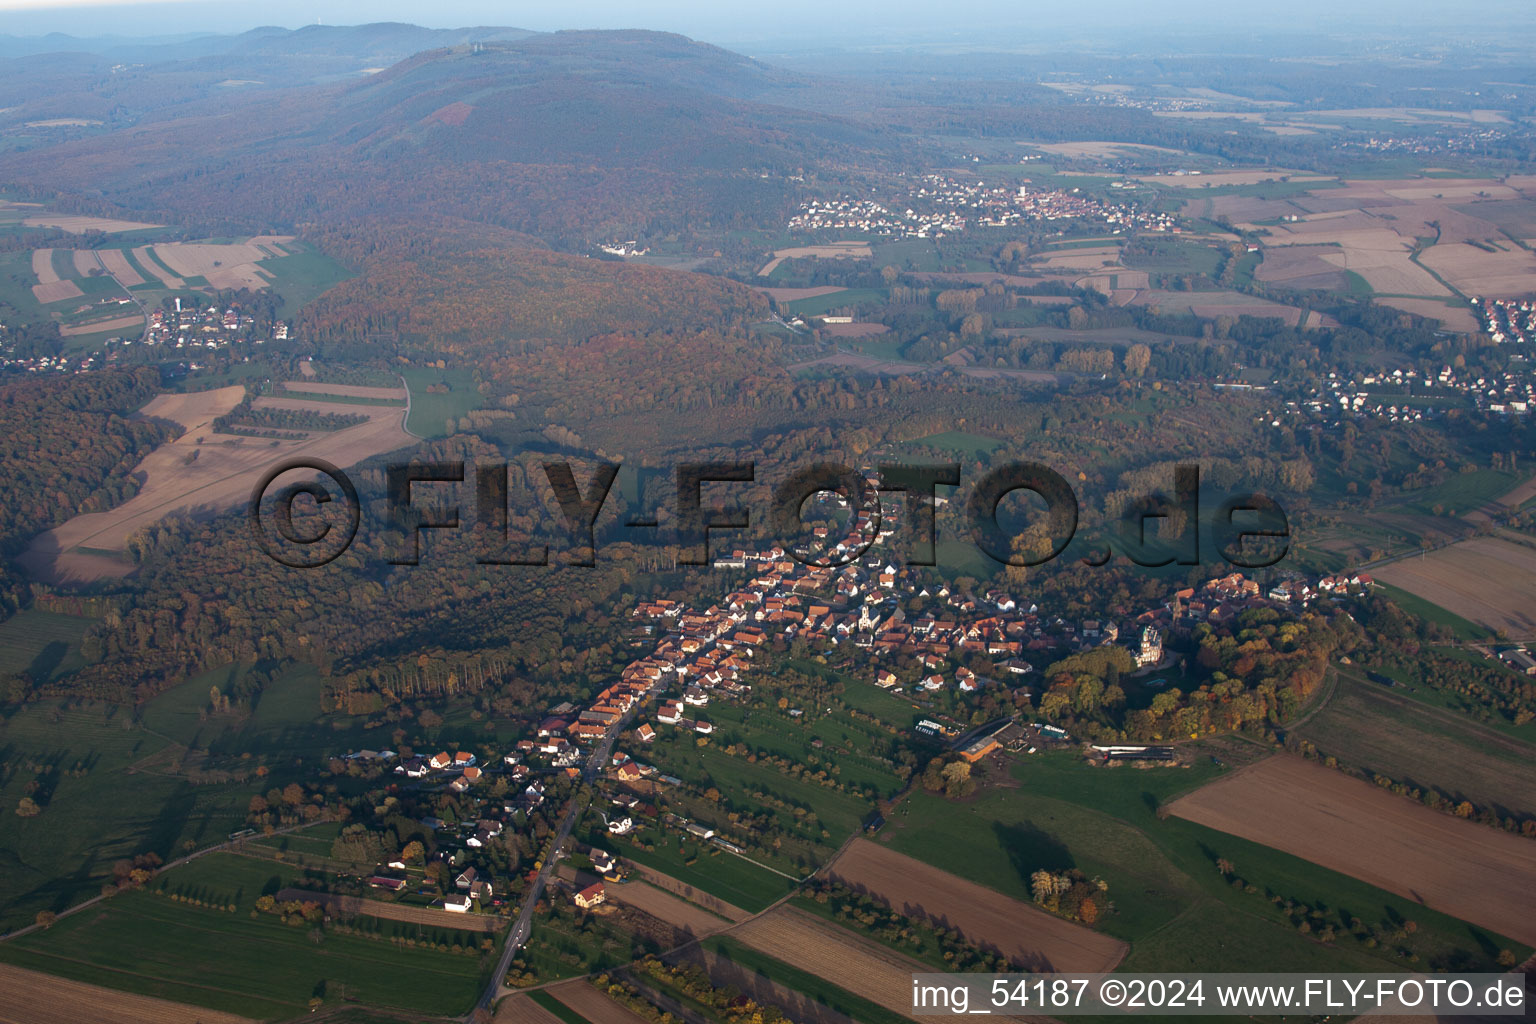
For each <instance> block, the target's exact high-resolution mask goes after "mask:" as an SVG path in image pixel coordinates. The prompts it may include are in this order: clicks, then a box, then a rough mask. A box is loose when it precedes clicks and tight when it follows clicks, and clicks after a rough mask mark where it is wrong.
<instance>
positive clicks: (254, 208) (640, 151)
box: [0, 32, 912, 245]
mask: <svg viewBox="0 0 1536 1024" xmlns="http://www.w3.org/2000/svg"><path fill="white" fill-rule="evenodd" d="M83 59H85V58H70V60H72V61H74V60H83ZM183 70H184V69H183ZM88 71H89V69H82V70H79V71H78V75H85V74H86V73H87V72H88ZM39 73H41V72H39ZM156 73H157V72H156V70H155V68H153V67H151V68H150V69H149V70H148V71H147V72H145V74H148V75H150V76H151V77H153V75H154V74H156ZM179 73H180V71H178V74H179ZM71 74H76V72H71ZM164 75H166V76H169V75H170V69H165V70H164ZM56 85H57V86H58V87H57V88H55V89H53V90H52V95H53V96H54V97H55V98H53V99H49V100H46V101H45V100H43V99H40V98H37V97H32V98H31V99H30V100H29V99H28V98H26V97H21V98H20V101H21V103H22V105H23V106H24V107H25V109H26V111H27V112H28V116H33V117H36V116H48V117H53V118H64V117H93V118H99V119H101V120H102V125H101V126H100V127H99V128H95V129H91V130H89V131H85V130H82V132H81V133H80V134H79V137H76V138H73V139H71V140H69V141H64V142H60V143H58V144H54V145H47V146H41V147H39V148H35V149H32V150H29V151H25V152H20V153H13V154H11V155H9V156H7V157H5V158H4V159H0V184H5V185H11V186H19V187H21V188H23V189H27V190H29V191H32V192H39V191H40V192H42V193H44V194H45V195H46V197H47V198H53V196H54V194H55V193H62V195H63V197H64V198H65V199H66V200H71V199H72V200H73V201H75V202H76V203H80V204H90V203H97V204H99V203H100V202H101V200H100V198H99V197H101V196H103V195H105V196H108V197H110V198H111V201H112V202H113V203H114V204H115V205H116V206H117V207H118V208H120V209H122V210H125V211H127V210H132V211H136V212H137V213H138V214H139V215H140V216H141V217H143V218H145V219H150V220H156V221H159V222H168V223H172V224H181V225H186V224H197V225H207V226H224V225H228V226H229V227H231V228H233V227H235V226H237V225H243V226H244V227H245V228H246V229H248V230H268V229H270V230H277V231H285V232H292V231H294V230H301V229H306V228H308V227H310V226H315V225H320V226H324V225H335V224H340V223H347V222H356V221H360V220H371V221H375V222H377V221H378V220H379V219H380V218H383V219H385V220H388V219H391V218H393V217H396V216H400V215H401V214H402V213H403V214H406V215H409V214H427V215H431V216H436V217H441V218H452V217H460V218H466V219H469V220H474V221H480V222H485V223H490V224H494V225H498V226H500V227H504V228H509V229H512V230H515V231H520V232H526V233H528V234H534V235H538V236H540V237H543V238H545V239H546V240H548V241H550V242H552V243H555V244H557V245H562V243H567V242H570V241H571V238H572V235H573V234H574V233H575V232H576V231H577V225H582V226H583V230H584V232H585V233H586V234H588V235H590V234H593V233H597V234H601V233H603V232H606V231H610V230H611V231H613V232H620V231H623V230H625V229H626V228H627V227H629V226H630V225H632V224H634V223H635V222H636V221H637V220H641V219H644V220H646V222H654V220H655V218H656V217H657V216H661V217H667V216H673V217H676V218H678V219H684V218H703V219H706V220H710V221H711V222H714V223H717V224H719V223H721V222H725V224H726V226H728V224H729V221H730V219H731V218H733V217H742V218H744V219H746V220H753V221H757V220H760V218H761V217H762V216H763V214H764V213H766V212H769V211H778V210H780V209H781V208H784V207H785V205H786V203H787V201H788V200H787V188H786V185H785V182H786V179H787V178H788V177H789V176H791V175H795V174H799V173H802V172H804V171H806V170H807V169H811V168H817V167H832V168H836V167H842V166H851V165H855V164H858V165H866V164H876V163H878V164H879V165H881V166H896V167H899V166H902V165H903V164H904V163H905V162H909V161H910V159H911V155H910V153H911V150H912V146H911V144H910V142H908V141H905V140H906V136H905V133H903V132H901V131H897V130H895V129H891V128H884V127H879V126H876V125H874V124H873V123H871V122H869V121H867V120H859V119H853V118H844V117H838V116H832V115H827V114H822V113H816V112H813V111H809V110H806V109H803V108H802V107H797V106H793V105H791V104H799V103H800V102H801V101H803V100H804V99H805V98H806V97H809V96H813V95H815V94H817V93H818V92H819V91H820V83H818V82H817V80H816V79H814V78H811V77H808V76H804V75H799V74H794V73H789V72H783V71H778V70H775V69H773V68H770V67H768V66H766V65H763V64H760V63H758V62H756V61H753V60H750V59H748V58H746V57H742V56H740V55H738V54H734V53H730V52H729V51H725V50H722V49H719V48H718V47H713V46H708V45H705V44H701V43H696V42H693V41H691V40H688V39H685V38H683V37H680V36H674V35H667V34H663V33H653V32H573V33H556V34H553V35H537V36H529V37H527V38H524V39H519V40H514V41H510V42H505V41H503V42H488V43H485V44H483V45H475V46H459V47H452V48H437V49H432V50H428V51H425V52H422V53H418V54H416V55H414V56H412V57H410V58H408V59H406V60H404V61H402V62H400V63H398V64H396V65H394V66H392V67H390V68H388V69H386V70H384V71H381V72H379V73H377V74H371V75H368V76H365V77H361V78H359V77H357V76H355V75H354V76H351V77H350V79H349V80H347V81H343V82H340V83H336V84H331V85H323V86H306V87H302V88H293V89H287V90H259V91H247V90H243V89H227V88H226V89H223V90H222V91H214V92H205V93H204V94H200V95H198V96H197V97H196V98H193V99H189V100H188V101H187V102H184V103H180V104H176V105H171V106H165V107H161V108H159V109H154V110H152V111H149V112H147V113H142V112H135V110H134V108H133V107H132V106H129V105H127V104H122V103H119V104H117V105H116V106H113V107H112V108H111V109H110V110H102V109H101V108H102V107H103V106H104V104H103V102H102V97H101V96H99V95H98V92H99V90H98V89H97V88H96V87H95V86H91V87H89V88H86V87H83V86H81V87H73V86H70V83H68V82H61V83H56ZM71 88H74V92H75V94H78V95H77V96H76V98H75V99H73V100H68V99H66V100H61V99H59V98H57V97H60V96H64V97H67V96H69V95H71V92H70V90H71ZM102 88H106V89H111V88H116V86H115V85H110V84H109V85H108V86H103V87H102ZM145 88H146V89H148V86H147V85H146V87H145ZM7 100H9V101H16V100H18V97H16V96H8V95H7V87H5V86H0V101H7ZM144 102H145V103H147V102H148V101H144ZM28 103H30V105H27V104H28ZM76 106H78V107H79V108H80V110H81V111H84V112H83V113H81V112H77V111H75V110H74V107H76ZM141 106H142V104H141ZM17 116H21V115H20V114H18V115H17ZM0 127H3V125H0ZM765 175H766V177H765Z"/></svg>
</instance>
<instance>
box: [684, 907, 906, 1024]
mask: <svg viewBox="0 0 1536 1024" xmlns="http://www.w3.org/2000/svg"><path fill="white" fill-rule="evenodd" d="M717 942H718V944H716V945H711V946H707V947H706V948H710V949H714V950H715V951H717V952H724V953H725V954H726V955H728V956H729V955H730V954H731V951H732V948H733V946H735V944H737V943H739V944H740V945H742V946H745V947H747V949H749V950H752V951H754V952H757V953H761V954H764V955H765V956H767V957H769V958H771V961H778V962H779V963H782V964H784V965H786V966H788V967H790V968H793V969H794V970H796V971H800V972H804V974H805V975H808V976H809V977H804V976H799V975H793V974H792V975H790V976H788V977H775V972H774V969H773V966H772V962H771V961H770V962H769V963H768V964H766V965H765V966H766V967H767V969H766V970H764V971H763V973H765V974H767V975H768V977H770V978H773V979H774V980H776V981H781V982H783V983H784V984H787V985H789V986H790V987H792V988H795V989H798V990H799V991H802V992H805V993H806V994H807V995H811V996H812V997H813V998H814V997H816V996H818V995H822V996H824V997H825V998H824V999H823V1000H822V1001H825V1002H827V1003H828V1004H829V1005H831V1006H832V1007H833V1008H834V1009H840V1010H842V1011H843V1012H845V1013H849V1014H850V1015H853V1016H857V1017H858V1018H859V1019H867V1018H866V1017H865V1015H864V1014H862V1013H860V1010H861V1009H862V1006H860V1004H859V1003H856V1002H855V1003H852V1004H851V1005H849V1004H847V1003H845V1004H844V1005H842V1006H840V1005H839V1002H840V1001H841V1000H840V999H839V992H838V990H841V991H842V992H846V993H847V994H848V995H851V996H853V997H854V998H855V999H856V1000H860V1001H864V1002H867V1003H872V1004H874V1005H875V1006H876V1007H879V1008H880V1009H882V1010H885V1011H887V1012H888V1013H893V1014H895V1017H896V1019H898V1020H900V1019H905V1018H906V1017H907V1015H908V1011H909V1010H910V1008H911V1005H912V1001H911V988H912V975H913V974H914V973H918V972H921V971H924V970H926V969H927V968H926V966H925V965H924V964H922V963H920V962H918V961H916V960H913V959H911V958H910V957H904V956H902V955H901V954H899V953H896V952H894V951H892V950H889V949H886V948H885V947H883V946H879V945H876V944H874V943H872V942H869V941H867V940H865V939H862V938H860V937H859V936H857V935H855V934H854V933H853V932H851V931H848V930H847V929H845V928H841V927H838V926H837V925H833V924H829V923H827V922H825V921H823V920H821V919H820V918H818V917H815V916H813V915H811V914H808V913H806V912H805V911H803V910H799V909H797V908H794V907H780V908H779V909H777V910H775V911H773V912H772V913H771V914H767V915H765V916H763V917H759V918H755V919H754V920H752V921H749V922H747V923H746V924H744V925H741V926H740V927H737V928H734V929H732V930H731V932H730V936H729V941H728V942H722V941H719V940H717ZM733 959H736V961H737V962H738V963H741V964H742V966H747V967H751V966H753V964H752V961H751V960H750V958H747V957H740V956H739V955H738V957H733ZM818 988H821V989H823V990H824V991H823V992H822V993H818V992H817V989H818Z"/></svg>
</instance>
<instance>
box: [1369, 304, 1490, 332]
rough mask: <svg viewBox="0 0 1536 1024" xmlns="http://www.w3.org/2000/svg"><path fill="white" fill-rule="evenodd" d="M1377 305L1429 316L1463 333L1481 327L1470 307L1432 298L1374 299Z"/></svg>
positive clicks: (1442, 325) (1449, 328) (1477, 329)
mask: <svg viewBox="0 0 1536 1024" xmlns="http://www.w3.org/2000/svg"><path fill="white" fill-rule="evenodd" d="M1376 304H1377V305H1378V306H1391V307H1392V308H1393V309H1400V310H1402V311H1403V312H1404V313H1412V314H1413V315H1414V316H1424V317H1429V318H1431V319H1434V320H1439V321H1440V326H1441V327H1443V328H1445V329H1446V330H1448V331H1460V332H1462V333H1464V334H1476V333H1477V332H1478V331H1481V330H1482V329H1483V326H1482V324H1480V323H1478V322H1477V317H1475V316H1473V315H1472V311H1471V310H1470V309H1466V308H1464V307H1462V306H1447V305H1446V304H1445V303H1443V302H1436V301H1435V300H1433V299H1391V298H1380V299H1377V300H1376Z"/></svg>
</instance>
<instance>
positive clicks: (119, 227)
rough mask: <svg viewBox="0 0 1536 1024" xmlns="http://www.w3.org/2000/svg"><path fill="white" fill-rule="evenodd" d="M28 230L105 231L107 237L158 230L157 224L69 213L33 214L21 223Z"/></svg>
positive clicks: (78, 233) (71, 232)
mask: <svg viewBox="0 0 1536 1024" xmlns="http://www.w3.org/2000/svg"><path fill="white" fill-rule="evenodd" d="M22 223H23V224H25V225H26V226H27V227H29V228H58V229H59V230H60V231H68V232H69V233H70V234H72V235H83V234H85V233H86V232H87V231H105V232H106V233H107V234H109V235H114V234H117V233H118V232H120V231H141V230H143V229H144V228H158V227H160V226H161V225H159V224H145V223H143V222H141V221H136V220H114V219H113V218H111V217H83V216H77V215H75V214H71V213H35V214H32V215H31V216H29V217H27V218H25V219H24V220H23V221H22Z"/></svg>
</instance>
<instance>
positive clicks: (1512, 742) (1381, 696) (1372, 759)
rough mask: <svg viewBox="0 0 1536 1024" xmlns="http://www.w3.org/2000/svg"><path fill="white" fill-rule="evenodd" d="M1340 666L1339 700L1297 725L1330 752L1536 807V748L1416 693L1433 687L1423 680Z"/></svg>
mask: <svg viewBox="0 0 1536 1024" xmlns="http://www.w3.org/2000/svg"><path fill="white" fill-rule="evenodd" d="M1336 671H1337V672H1338V676H1339V684H1338V690H1337V692H1336V693H1335V694H1334V696H1333V699H1332V700H1331V701H1329V703H1328V706H1327V707H1326V708H1324V709H1323V710H1322V711H1321V712H1319V713H1318V714H1317V715H1316V716H1314V717H1313V718H1312V719H1310V720H1308V721H1307V723H1306V724H1305V725H1303V726H1302V727H1301V728H1300V729H1299V730H1298V732H1299V733H1300V735H1302V736H1304V737H1306V738H1307V739H1309V740H1311V741H1312V742H1313V743H1314V744H1316V745H1317V748H1318V749H1319V750H1320V751H1322V752H1323V753H1324V754H1333V755H1335V756H1337V757H1338V758H1339V760H1341V761H1343V762H1344V763H1345V764H1347V765H1350V766H1352V767H1356V768H1363V769H1365V770H1367V771H1372V772H1380V773H1382V774H1383V775H1386V776H1389V777H1390V778H1392V779H1394V780H1396V781H1400V782H1408V783H1411V784H1412V785H1414V786H1418V787H1420V788H1426V787H1433V788H1435V789H1438V790H1440V791H1441V792H1442V793H1444V794H1446V795H1447V796H1449V797H1453V798H1455V799H1457V800H1461V799H1463V798H1464V799H1467V800H1471V801H1472V802H1473V803H1474V804H1476V805H1477V806H1479V807H1484V806H1488V805H1490V804H1492V805H1494V806H1497V807H1499V808H1501V813H1505V814H1508V813H1510V812H1512V811H1513V812H1519V813H1522V814H1536V747H1533V746H1531V745H1530V744H1529V743H1528V742H1526V741H1524V740H1523V739H1522V738H1516V737H1514V736H1511V735H1510V734H1509V733H1507V732H1504V733H1499V732H1494V731H1493V730H1492V729H1491V728H1490V727H1488V726H1485V725H1482V724H1481V723H1477V722H1474V721H1472V720H1471V718H1470V717H1468V716H1466V715H1465V714H1462V713H1459V712H1456V711H1449V710H1445V709H1444V708H1437V707H1434V706H1432V705H1430V704H1428V703H1425V702H1422V701H1420V700H1415V699H1413V698H1414V697H1415V696H1418V695H1419V694H1422V693H1429V692H1433V691H1431V690H1430V688H1429V687H1427V686H1424V685H1423V684H1422V683H1420V682H1418V681H1417V680H1414V681H1413V688H1414V693H1413V694H1409V693H1407V692H1406V687H1390V688H1389V687H1386V686H1383V685H1382V684H1380V683H1373V682H1370V681H1368V680H1367V679H1365V678H1363V676H1362V674H1361V673H1359V672H1357V671H1356V670H1354V669H1352V668H1348V667H1344V666H1338V667H1337V668H1336ZM1511 728H1513V726H1511ZM1526 735H1529V727H1527V730H1526Z"/></svg>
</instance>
